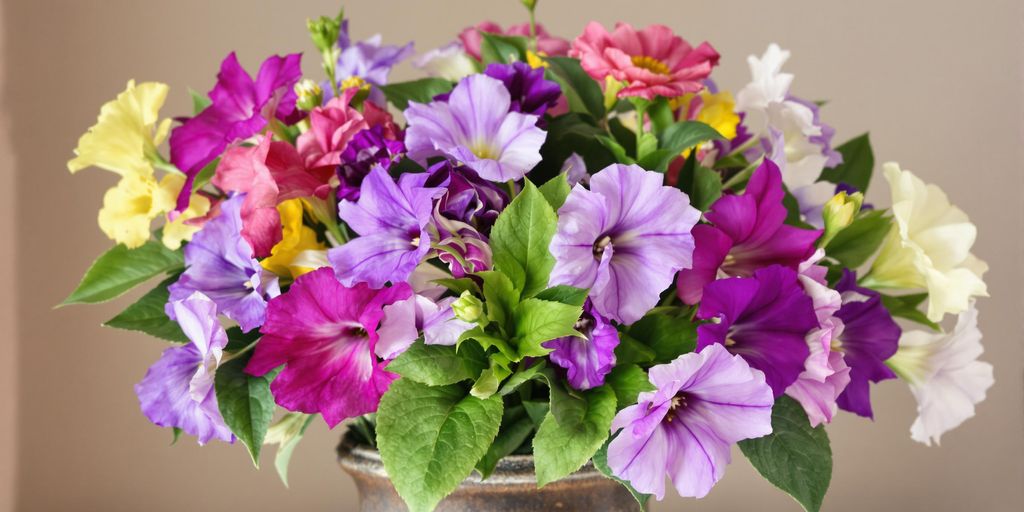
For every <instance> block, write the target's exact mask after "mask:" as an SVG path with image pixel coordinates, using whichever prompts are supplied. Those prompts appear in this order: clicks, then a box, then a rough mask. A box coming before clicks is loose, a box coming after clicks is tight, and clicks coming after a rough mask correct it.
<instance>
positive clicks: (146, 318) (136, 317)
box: [103, 275, 188, 343]
mask: <svg viewBox="0 0 1024 512" xmlns="http://www.w3.org/2000/svg"><path fill="white" fill-rule="evenodd" d="M177 280H178V276H177V275H174V276H171V277H170V278H168V279H165V280H164V281H163V282H162V283H160V284H159V285H157V287H156V288H153V289H152V290H150V291H149V292H147V293H146V294H145V295H143V296H142V298H140V299H139V300H138V301H137V302H135V303H134V304H132V305H131V306H128V307H127V308H125V310H124V311H122V312H120V313H118V314H117V316H115V317H114V318H111V319H110V320H107V321H106V322H105V323H104V324H103V325H105V326H107V327H114V328H116V329H125V330H128V331H138V332H144V333H146V334H149V335H150V336H156V337H157V338H160V339H162V340H167V341H173V342H176V343H188V337H186V336H185V333H184V332H182V331H181V327H179V326H178V322H175V321H174V320H171V319H170V318H169V317H168V316H167V313H165V312H164V306H165V305H166V304H167V299H168V298H169V297H170V293H169V292H168V291H167V287H168V286H170V285H171V284H172V283H174V282H175V281H177Z"/></svg>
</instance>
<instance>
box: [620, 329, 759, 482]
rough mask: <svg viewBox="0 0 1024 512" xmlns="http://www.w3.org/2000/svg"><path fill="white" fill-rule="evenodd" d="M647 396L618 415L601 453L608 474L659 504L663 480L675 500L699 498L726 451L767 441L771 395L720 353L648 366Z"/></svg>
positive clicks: (720, 470) (721, 468)
mask: <svg viewBox="0 0 1024 512" xmlns="http://www.w3.org/2000/svg"><path fill="white" fill-rule="evenodd" d="M649 379H650V382H651V384H653V385H654V387H655V391H646V392H642V393H640V395H639V396H638V397H637V404H636V405H631V406H629V407H626V408H625V409H623V410H621V411H619V413H618V414H617V415H616V416H615V419H614V420H613V421H612V432H613V433H614V432H616V431H620V432H619V434H618V436H616V437H615V438H614V439H612V441H611V443H609V445H608V466H609V468H611V470H612V473H613V474H614V475H615V476H617V477H619V478H621V479H623V480H626V481H628V482H629V483H630V484H631V485H632V486H633V488H635V489H636V490H637V491H639V492H642V493H645V494H653V495H654V496H655V498H657V499H659V500H661V499H662V498H664V496H665V476H666V475H668V477H669V478H671V479H672V483H673V484H674V485H675V488H676V490H677V491H679V494H680V495H681V496H688V497H696V498H703V497H704V496H706V495H707V494H708V492H710V491H711V488H712V487H713V486H714V485H715V483H716V482H718V480H720V479H721V478H722V476H723V475H724V474H725V467H726V466H727V465H728V464H729V463H730V462H731V460H732V457H731V455H730V453H729V452H730V450H731V448H732V445H733V444H735V443H737V442H739V441H742V440H744V439H751V438H756V437H761V436H765V435H768V434H770V433H772V422H771V416H772V405H773V404H774V399H773V398H772V389H771V387H769V386H768V384H766V383H765V376H764V374H763V373H761V371H760V370H757V369H754V368H751V367H750V366H749V365H748V364H747V362H746V361H745V360H744V359H743V358H742V357H739V356H735V355H730V354H729V352H728V351H727V350H725V348H724V347H722V346H721V345H711V346H709V347H706V348H704V349H703V350H701V351H700V352H691V353H688V354H683V355H681V356H679V357H678V358H676V360H675V361H672V362H671V363H668V364H661V365H657V366H654V367H652V368H651V369H650V371H649Z"/></svg>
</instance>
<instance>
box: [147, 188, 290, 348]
mask: <svg viewBox="0 0 1024 512" xmlns="http://www.w3.org/2000/svg"><path fill="white" fill-rule="evenodd" d="M243 201H245V194H238V195H235V196H234V197H232V198H230V199H228V200H226V201H223V202H222V203H221V207H220V215H218V216H217V217H215V218H214V219H213V220H211V221H209V222H207V223H206V224H204V225H203V229H201V230H200V231H199V232H198V233H196V234H195V236H193V237H192V241H191V242H189V244H188V245H186V246H185V250H184V251H185V266H186V267H187V268H186V269H185V272H184V273H182V274H181V277H179V278H178V281H177V282H176V283H174V284H172V285H171V286H170V287H168V291H169V292H170V300H169V302H168V303H167V305H166V306H165V308H164V310H165V312H166V313H167V316H169V317H171V318H172V319H177V318H176V312H175V309H174V302H175V301H179V300H183V299H185V298H187V297H189V296H190V295H192V294H193V293H194V292H197V291H198V292H202V293H203V294H204V295H206V296H207V297H209V298H210V300H212V301H213V302H214V303H215V304H216V305H217V309H218V310H219V311H220V313H221V314H223V315H224V316H226V317H228V318H230V319H232V320H234V321H235V322H238V325H239V327H241V328H242V330H243V331H251V330H253V329H255V328H257V327H259V326H260V325H262V324H263V320H264V318H265V317H266V311H267V299H270V298H273V297H276V296H277V295H279V294H280V293H281V290H280V288H279V287H278V282H277V277H276V276H274V275H273V274H271V273H269V272H265V271H264V270H263V267H262V266H261V265H260V262H259V261H257V260H256V258H253V252H252V247H251V246H250V245H249V243H248V242H246V241H245V238H243V237H242V217H241V213H240V212H241V208H242V202H243Z"/></svg>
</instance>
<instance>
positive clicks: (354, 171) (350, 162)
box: [337, 125, 405, 201]
mask: <svg viewBox="0 0 1024 512" xmlns="http://www.w3.org/2000/svg"><path fill="white" fill-rule="evenodd" d="M384 132H385V130H384V126H380V125H378V126H374V127H372V128H368V129H365V130H362V131H360V132H359V133H357V134H356V135H355V136H354V137H352V140H350V141H349V142H348V145H347V146H345V150H344V151H342V152H341V164H340V165H338V169H337V174H338V199H339V200H342V199H347V200H349V201H358V200H359V187H360V186H361V185H362V184H363V179H364V178H366V175H367V174H370V170H371V169H373V168H374V167H375V166H378V165H379V166H381V167H382V168H383V169H384V170H385V171H386V170H388V169H390V168H391V164H392V163H394V161H395V160H397V159H398V156H399V155H400V154H402V153H404V152H405V144H403V143H402V141H400V140H391V139H389V138H387V137H385V133H384Z"/></svg>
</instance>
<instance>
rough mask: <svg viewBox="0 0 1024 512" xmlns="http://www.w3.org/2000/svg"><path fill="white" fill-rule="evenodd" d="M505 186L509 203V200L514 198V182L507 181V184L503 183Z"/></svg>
mask: <svg viewBox="0 0 1024 512" xmlns="http://www.w3.org/2000/svg"><path fill="white" fill-rule="evenodd" d="M505 186H506V187H508V200H509V201H511V200H513V199H515V198H516V180H508V182H506V183H505Z"/></svg>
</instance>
